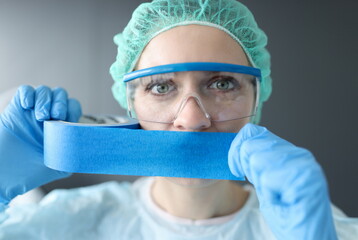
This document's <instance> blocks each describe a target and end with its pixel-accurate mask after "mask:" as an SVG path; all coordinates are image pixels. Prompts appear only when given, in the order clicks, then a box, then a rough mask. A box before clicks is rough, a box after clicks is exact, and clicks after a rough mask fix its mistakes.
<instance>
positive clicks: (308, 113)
mask: <svg viewBox="0 0 358 240" xmlns="http://www.w3.org/2000/svg"><path fill="white" fill-rule="evenodd" d="M141 2H143V1H138V0H136V1H134V0H126V1H124V0H121V1H115V0H76V1H72V0H61V1H59V0H58V1H55V0H46V1H45V0H31V1H28V0H22V1H20V0H0V93H1V92H4V91H5V90H8V89H12V88H16V87H17V86H19V85H21V84H32V85H35V86H36V85H40V84H45V85H49V86H51V87H55V86H62V87H64V88H66V89H67V90H68V92H69V94H70V96H72V97H76V98H77V99H79V100H80V102H81V103H82V107H83V111H84V113H96V114H101V113H111V114H123V113H124V111H123V110H122V109H120V107H119V106H118V104H117V103H116V102H115V101H114V100H113V98H112V95H111V92H110V87H111V85H112V80H111V77H110V75H109V73H108V68H109V66H110V65H111V63H112V62H113V61H114V59H115V56H116V46H115V45H114V44H113V41H112V38H113V36H114V34H116V33H117V32H120V31H122V29H123V28H124V26H125V25H126V24H127V22H128V21H129V19H130V16H131V12H132V11H133V10H134V9H135V7H136V6H137V5H138V4H139V3H141ZM242 2H243V3H244V4H246V5H247V6H248V7H249V8H250V9H251V11H252V12H253V13H254V15H255V16H256V19H257V21H258V24H259V26H260V27H261V28H262V29H264V30H265V31H266V33H267V35H268V36H269V45H268V48H269V50H270V52H271V54H272V77H273V80H274V83H273V84H274V85H273V94H272V97H271V99H270V100H269V102H268V103H267V104H266V105H265V107H264V111H263V119H262V122H261V125H264V126H266V127H268V128H269V129H270V130H271V131H273V132H274V133H276V134H277V135H279V136H281V137H283V138H285V139H287V140H289V141H291V142H293V143H294V144H296V145H299V146H302V147H305V148H308V149H310V150H311V151H312V152H313V153H314V155H315V156H316V158H317V160H318V161H319V162H320V164H321V165H322V167H323V169H324V170H325V173H326V176H327V179H328V182H329V185H330V194H331V199H332V201H333V202H334V203H335V204H336V205H338V206H339V207H340V208H341V209H343V210H344V211H345V212H346V213H347V214H348V215H350V216H355V217H358V206H357V203H358V193H357V192H358V191H357V184H358V174H357V170H358V160H357V153H356V150H357V148H358V144H357V135H358V127H357V120H358V113H357V103H358V94H357V90H358V81H357V80H358V79H357V73H356V70H357V66H356V65H357V57H358V54H357V53H358V49H357V43H358V36H357V28H358V20H357V17H356V10H357V9H358V2H357V1H355V0H351V1H350V0H344V1H327V0H326V1H309V0H301V1H298V0H297V1H276V0H272V1H249V0H245V1H242ZM0 104H1V103H0ZM113 179H114V180H123V179H125V180H129V181H133V180H134V179H135V177H125V176H109V175H86V174H75V175H74V176H72V177H71V178H68V179H64V180H60V181H56V182H54V183H51V184H47V185H46V186H44V189H45V190H46V191H49V190H51V189H53V188H58V187H66V188H67V187H78V186H83V185H88V184H95V183H98V182H103V181H108V180H113Z"/></svg>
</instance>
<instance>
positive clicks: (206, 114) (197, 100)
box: [173, 92, 211, 121]
mask: <svg viewBox="0 0 358 240" xmlns="http://www.w3.org/2000/svg"><path fill="white" fill-rule="evenodd" d="M190 98H193V99H194V100H195V102H196V103H197V104H198V106H199V108H200V110H201V111H202V112H203V113H204V116H205V117H206V118H207V119H209V120H211V116H210V115H209V113H208V112H207V111H206V109H205V107H204V105H203V103H202V102H201V100H200V96H199V95H198V94H197V93H195V92H193V93H188V94H187V95H186V96H185V97H184V98H183V100H182V101H181V103H180V106H179V108H178V111H177V113H176V114H175V116H174V119H173V121H174V120H175V119H177V118H178V117H179V115H180V113H181V112H182V111H183V109H184V107H185V106H186V103H187V102H188V101H189V99H190Z"/></svg>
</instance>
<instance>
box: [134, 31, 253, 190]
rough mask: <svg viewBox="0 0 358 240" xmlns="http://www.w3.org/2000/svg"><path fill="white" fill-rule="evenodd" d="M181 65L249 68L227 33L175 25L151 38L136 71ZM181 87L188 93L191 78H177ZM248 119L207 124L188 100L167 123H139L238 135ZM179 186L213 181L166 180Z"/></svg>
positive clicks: (140, 106)
mask: <svg viewBox="0 0 358 240" xmlns="http://www.w3.org/2000/svg"><path fill="white" fill-rule="evenodd" d="M183 62H221V63H231V64H238V65H245V66H249V62H248V60H247V57H246V55H245V53H244V51H243V50H242V48H241V46H240V45H239V44H238V43H237V42H236V41H235V40H233V39H232V38H231V37H230V36H229V35H228V34H227V33H225V32H223V31H221V30H219V29H216V28H213V27H208V26H201V25H188V26H179V27H175V28H173V29H170V30H168V31H165V32H163V33H161V34H159V35H158V36H156V37H155V38H153V39H152V40H151V41H150V42H149V44H148V45H147V46H146V48H145V49H144V51H143V53H142V55H141V57H140V59H139V61H138V63H137V66H136V70H140V69H144V68H149V67H154V66H158V65H165V64H172V63H183ZM181 81H182V82H181V85H182V86H184V88H185V89H191V90H190V91H192V89H193V88H192V87H191V86H192V85H193V82H192V78H191V77H190V76H188V78H181ZM254 98H255V97H254V94H252V98H251V97H250V101H247V102H246V103H245V104H244V105H243V106H242V108H243V109H242V110H241V111H243V112H247V115H246V116H249V115H250V113H251V111H252V109H253V106H254ZM145 106H146V103H145V102H139V101H135V106H134V107H135V110H136V112H137V113H141V111H142V112H143V113H144V111H145ZM249 121H250V119H249V118H244V119H240V120H232V121H226V122H211V121H210V120H209V119H208V118H207V117H205V115H204V113H203V111H202V110H201V109H200V107H199V105H198V103H197V102H196V101H195V100H194V99H189V100H188V101H187V103H186V104H185V106H184V108H183V109H182V111H181V112H180V114H179V115H178V117H177V118H176V119H175V120H174V122H173V123H171V124H163V123H153V122H144V121H140V125H141V127H142V128H143V129H145V130H166V131H193V132H238V131H239V130H240V129H241V128H242V127H243V126H244V125H245V124H246V123H248V122H249ZM168 179H170V180H171V181H174V182H176V183H179V184H181V185H186V186H188V185H190V186H197V185H200V186H202V185H207V184H208V183H211V182H213V181H211V180H201V179H183V178H168Z"/></svg>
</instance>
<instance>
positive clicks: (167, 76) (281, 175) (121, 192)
mask: <svg viewBox="0 0 358 240" xmlns="http://www.w3.org/2000/svg"><path fill="white" fill-rule="evenodd" d="M115 42H116V43H117V44H118V56H117V60H116V62H115V63H114V64H113V65H112V67H111V70H110V71H111V74H112V76H113V78H114V80H115V84H114V86H113V93H114V96H115V98H116V99H117V100H118V101H119V103H120V104H121V105H122V106H124V107H126V108H129V111H130V115H131V116H133V117H136V118H137V119H138V121H139V123H140V126H141V128H143V129H145V130H165V131H188V132H234V133H238V134H237V136H236V138H235V139H234V141H233V142H232V144H231V147H230V151H229V153H228V156H229V158H228V161H229V167H230V170H231V172H232V174H234V175H235V176H237V177H239V178H244V177H246V178H247V179H248V180H249V181H250V182H251V183H252V184H253V186H254V188H255V190H254V188H252V187H250V186H244V187H242V186H241V185H238V184H236V183H234V182H231V181H228V180H206V179H198V178H171V177H156V178H145V179H140V180H138V181H137V182H136V183H134V184H133V185H132V186H131V185H129V184H126V183H124V184H117V183H106V184H101V185H98V186H92V187H88V188H83V189H73V190H56V191H54V192H52V193H51V194H49V195H48V196H47V197H46V198H45V199H44V200H42V202H41V203H40V204H39V205H37V206H35V207H32V208H26V209H17V208H13V209H12V208H9V209H7V210H6V211H5V208H6V204H7V203H8V202H9V201H10V200H11V199H12V198H13V197H15V196H16V195H19V194H22V193H24V192H26V191H28V190H29V189H32V188H34V187H37V186H40V185H43V184H45V183H47V182H49V181H53V180H56V179H59V178H62V177H66V176H68V175H69V174H68V173H63V172H58V171H55V170H52V169H49V168H47V167H45V166H44V165H43V164H42V162H43V154H42V151H43V150H42V149H43V146H42V139H43V121H44V120H48V119H59V120H67V121H78V119H79V117H80V115H81V108H80V105H79V103H78V102H77V101H76V100H74V99H68V97H67V93H66V91H65V90H63V89H54V90H51V89H49V88H47V87H44V86H42V87H39V88H36V89H33V88H31V87H29V86H23V87H21V88H20V89H19V91H18V94H17V95H16V96H15V97H14V99H13V101H12V103H11V104H10V105H9V107H8V108H7V110H5V112H4V113H3V114H2V115H1V118H0V120H1V121H0V124H1V128H0V143H1V147H0V152H1V154H2V159H1V160H0V166H1V169H2V170H1V171H4V174H3V172H2V176H4V177H2V178H1V180H2V182H1V192H0V199H1V201H0V203H2V205H1V206H2V208H3V212H2V217H3V220H2V223H1V225H0V238H3V239H16V238H24V237H25V236H26V237H27V238H30V239H31V238H33V239H38V238H40V239H57V238H61V239H78V238H80V239H81V238H83V239H118V238H119V239H240V238H241V239H337V234H338V236H339V237H340V239H354V238H355V237H356V236H354V235H353V234H357V225H358V224H357V220H354V219H348V218H347V217H345V216H344V214H343V213H341V212H340V211H339V210H338V209H336V208H333V213H332V209H331V205H330V200H329V195H328V189H327V184H326V181H325V178H324V175H323V172H322V170H321V168H320V166H319V165H318V163H317V162H316V161H315V159H314V157H313V156H312V154H310V152H308V151H307V150H305V149H301V148H298V147H295V146H294V145H292V144H290V143H288V142H286V141H284V140H282V139H280V138H279V137H277V136H275V135H273V134H272V133H270V132H269V131H267V130H266V129H265V128H262V127H259V126H257V125H254V124H250V122H251V123H258V122H259V119H260V112H261V108H262V104H263V102H264V101H266V100H267V99H268V97H269V95H270V92H271V79H270V61H269V54H268V52H267V50H266V49H265V46H266V43H267V38H266V36H265V34H264V33H263V32H262V31H261V30H260V29H259V28H258V27H257V25H256V23H255V21H254V18H253V16H252V14H251V13H250V12H249V10H248V9H247V8H246V7H244V6H243V5H242V4H240V3H239V2H236V1H234V0H222V1H193V0H190V1H153V2H151V3H146V4H142V5H141V6H139V7H138V8H137V9H136V11H135V12H134V13H133V17H132V20H131V21H130V22H129V24H128V26H127V27H126V28H125V30H124V32H123V33H122V34H119V35H117V36H116V37H115ZM202 64H204V65H202ZM168 65H169V66H170V69H171V70H170V71H166V72H163V71H164V70H163V69H167V68H168ZM208 66H209V67H208ZM257 68H259V69H260V74H258V73H257ZM148 69H150V70H151V71H154V73H153V74H151V75H148V74H144V73H146V72H148ZM153 69H154V70H153ZM158 69H160V71H159V70H158ZM178 69H182V70H178ZM218 69H223V70H221V71H219V70H218ZM133 71H136V72H135V74H137V75H136V76H137V77H131V76H132V75H131V72H133ZM138 74H139V75H138ZM141 74H142V75H141ZM138 76H140V77H138ZM124 79H125V80H126V81H127V82H126V83H124V82H123V80H124ZM14 146H16V149H14ZM19 149H21V151H19ZM3 156H4V157H3ZM28 156H31V158H29V157H28ZM222 167H223V168H227V166H222ZM3 169H6V170H3ZM21 169H26V171H22V170H21ZM5 171H6V174H5ZM256 195H257V197H256ZM354 231H355V232H354Z"/></svg>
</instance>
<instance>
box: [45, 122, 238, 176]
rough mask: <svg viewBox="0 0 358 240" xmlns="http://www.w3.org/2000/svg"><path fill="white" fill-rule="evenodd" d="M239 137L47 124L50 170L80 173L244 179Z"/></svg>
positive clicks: (233, 134)
mask: <svg viewBox="0 0 358 240" xmlns="http://www.w3.org/2000/svg"><path fill="white" fill-rule="evenodd" d="M130 128H132V129H130ZM235 136H236V134H235V133H207V132H206V133H203V132H173V131H147V130H142V129H139V125H138V124H134V125H133V124H132V125H122V126H111V127H108V126H101V125H97V126H93V125H92V126H86V125H84V124H72V123H66V122H61V121H47V122H45V124H44V157H45V165H46V166H47V167H49V168H52V169H56V170H59V171H65V172H74V173H97V174H116V175H135V176H163V177H184V178H204V179H227V180H243V179H239V178H237V177H235V176H234V175H233V174H232V173H231V172H230V170H229V166H228V160H227V158H228V151H229V148H230V145H231V142H232V140H233V139H234V138H235Z"/></svg>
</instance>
